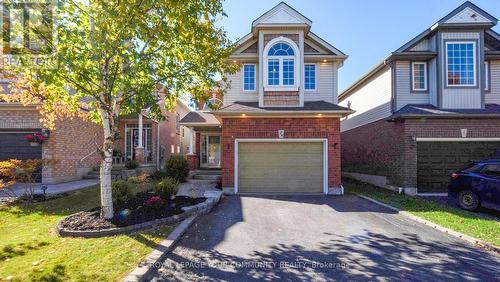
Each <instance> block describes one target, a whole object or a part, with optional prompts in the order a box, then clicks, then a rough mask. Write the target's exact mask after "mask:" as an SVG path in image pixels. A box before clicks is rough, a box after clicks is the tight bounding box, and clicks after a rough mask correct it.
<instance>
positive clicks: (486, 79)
mask: <svg viewBox="0 0 500 282" xmlns="http://www.w3.org/2000/svg"><path fill="white" fill-rule="evenodd" d="M484 90H485V91H490V62H489V61H484Z"/></svg>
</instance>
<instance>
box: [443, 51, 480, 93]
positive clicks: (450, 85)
mask: <svg viewBox="0 0 500 282" xmlns="http://www.w3.org/2000/svg"><path fill="white" fill-rule="evenodd" d="M471 43H472V46H473V47H472V49H473V52H472V63H473V64H472V70H473V72H474V75H473V78H474V83H473V84H449V83H448V82H449V80H448V65H449V64H448V45H450V44H471ZM476 48H477V46H476V41H447V42H446V48H445V50H444V52H445V54H446V56H445V57H446V60H445V64H446V74H445V75H446V76H445V79H446V87H451V88H453V87H458V88H460V87H476V86H477V67H476V65H477V58H476V53H477V49H476Z"/></svg>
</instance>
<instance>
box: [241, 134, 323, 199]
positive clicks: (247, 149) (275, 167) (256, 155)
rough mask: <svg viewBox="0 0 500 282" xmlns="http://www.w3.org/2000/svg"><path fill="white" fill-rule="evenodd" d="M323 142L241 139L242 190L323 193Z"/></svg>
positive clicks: (242, 191)
mask: <svg viewBox="0 0 500 282" xmlns="http://www.w3.org/2000/svg"><path fill="white" fill-rule="evenodd" d="M323 165H324V164H323V142H239V143H238V176H237V177H238V179H237V181H238V193H323V183H324V182H323V180H324V173H323Z"/></svg>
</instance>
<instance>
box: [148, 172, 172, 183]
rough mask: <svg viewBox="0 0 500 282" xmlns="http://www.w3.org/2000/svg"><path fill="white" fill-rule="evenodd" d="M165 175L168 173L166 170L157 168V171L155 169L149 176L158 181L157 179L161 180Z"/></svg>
mask: <svg viewBox="0 0 500 282" xmlns="http://www.w3.org/2000/svg"><path fill="white" fill-rule="evenodd" d="M167 176H168V174H167V172H166V171H164V170H157V171H155V172H154V173H153V174H152V175H151V178H152V179H153V180H158V181H159V180H162V179H163V178H165V177H167Z"/></svg>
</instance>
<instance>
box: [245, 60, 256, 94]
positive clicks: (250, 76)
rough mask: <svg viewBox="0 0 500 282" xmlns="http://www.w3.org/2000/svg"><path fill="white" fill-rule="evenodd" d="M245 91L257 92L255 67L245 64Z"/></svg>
mask: <svg viewBox="0 0 500 282" xmlns="http://www.w3.org/2000/svg"><path fill="white" fill-rule="evenodd" d="M243 90H245V91H254V90H255V65H254V64H245V65H243Z"/></svg>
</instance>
